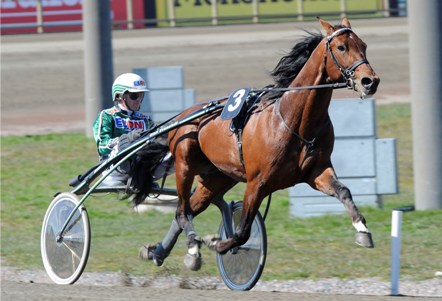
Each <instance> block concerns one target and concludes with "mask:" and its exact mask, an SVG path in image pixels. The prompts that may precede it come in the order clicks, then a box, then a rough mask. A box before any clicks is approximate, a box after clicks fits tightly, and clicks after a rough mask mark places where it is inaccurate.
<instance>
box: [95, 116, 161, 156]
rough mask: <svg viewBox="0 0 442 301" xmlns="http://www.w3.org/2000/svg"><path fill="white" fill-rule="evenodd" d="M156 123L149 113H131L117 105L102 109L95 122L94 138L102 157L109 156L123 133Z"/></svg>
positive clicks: (148, 127) (149, 126) (145, 128)
mask: <svg viewBox="0 0 442 301" xmlns="http://www.w3.org/2000/svg"><path fill="white" fill-rule="evenodd" d="M154 125H155V123H154V122H153V121H152V119H150V117H149V116H148V115H144V114H142V113H140V112H130V113H129V112H127V111H124V110H121V109H119V108H117V107H112V108H110V109H107V110H103V111H101V112H100V114H99V115H98V116H97V118H96V119H95V121H94V124H93V131H94V139H95V141H96V143H97V150H98V154H99V155H100V158H101V159H106V158H107V157H108V156H109V154H110V152H111V151H112V149H113V148H114V147H115V145H117V143H118V138H119V137H120V136H121V135H123V134H126V133H129V132H131V131H133V130H136V129H140V130H143V131H144V130H147V129H150V128H151V127H153V126H154Z"/></svg>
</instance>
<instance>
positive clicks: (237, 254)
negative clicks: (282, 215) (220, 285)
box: [217, 202, 267, 291]
mask: <svg viewBox="0 0 442 301" xmlns="http://www.w3.org/2000/svg"><path fill="white" fill-rule="evenodd" d="M232 210H233V214H232V216H233V221H232V222H233V229H235V227H236V225H237V223H238V222H239V220H240V218H241V213H242V202H237V203H235V204H234V205H233V209H232ZM219 235H220V237H221V239H226V233H225V230H224V225H223V223H221V225H220V228H219ZM266 256H267V233H266V228H265V224H264V220H263V219H262V216H261V214H260V213H259V212H258V213H257V215H256V216H255V219H254V220H253V224H252V230H251V233H250V238H249V240H248V241H247V242H246V243H245V244H244V245H242V246H240V247H237V248H234V249H232V250H230V251H228V252H227V253H226V254H224V255H221V254H219V253H218V254H217V262H218V269H219V272H220V274H221V277H222V279H223V281H224V283H225V284H226V285H227V286H228V287H229V288H230V289H231V290H236V291H245V290H250V289H251V288H253V286H254V285H255V284H256V282H258V280H259V277H261V273H262V271H263V269H264V265H265V261H266Z"/></svg>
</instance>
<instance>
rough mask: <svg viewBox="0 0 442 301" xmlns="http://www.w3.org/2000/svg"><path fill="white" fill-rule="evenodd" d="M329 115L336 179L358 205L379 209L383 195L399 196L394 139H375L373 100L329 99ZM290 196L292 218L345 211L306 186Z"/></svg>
mask: <svg viewBox="0 0 442 301" xmlns="http://www.w3.org/2000/svg"><path fill="white" fill-rule="evenodd" d="M329 114H330V118H331V120H332V123H333V127H334V130H335V136H336V140H335V147H334V150H333V154H332V156H331V159H332V163H333V166H334V168H335V170H336V174H337V176H338V178H339V180H340V181H342V183H343V184H345V185H346V186H347V187H348V188H349V189H350V191H351V193H352V195H353V201H354V202H355V203H356V205H357V206H361V205H370V206H379V207H381V206H382V195H384V194H395V193H398V177H397V163H396V139H394V138H382V139H377V138H376V118H375V104H374V99H368V100H361V99H346V100H332V102H331V104H330V108H329ZM289 197H290V212H291V215H292V216H293V217H309V216H317V215H322V214H326V213H341V212H344V211H345V208H344V206H343V205H342V203H340V202H339V201H338V200H337V199H336V198H333V197H329V196H326V195H324V194H323V193H321V192H319V191H316V190H313V189H312V188H310V186H309V185H307V184H298V185H296V186H294V187H291V188H290V189H289Z"/></svg>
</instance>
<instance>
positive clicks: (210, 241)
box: [203, 234, 221, 251]
mask: <svg viewBox="0 0 442 301" xmlns="http://www.w3.org/2000/svg"><path fill="white" fill-rule="evenodd" d="M220 240H221V238H220V237H219V235H218V234H211V235H206V236H204V237H203V243H204V244H205V245H206V246H207V248H209V250H212V251H216V244H217V242H218V241H220Z"/></svg>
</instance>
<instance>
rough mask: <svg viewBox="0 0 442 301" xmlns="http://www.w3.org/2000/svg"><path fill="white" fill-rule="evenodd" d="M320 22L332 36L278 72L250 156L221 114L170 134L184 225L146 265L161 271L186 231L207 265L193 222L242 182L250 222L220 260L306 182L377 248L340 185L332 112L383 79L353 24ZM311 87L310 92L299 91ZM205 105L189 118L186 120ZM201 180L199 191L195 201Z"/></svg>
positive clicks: (309, 44)
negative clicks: (340, 99)
mask: <svg viewBox="0 0 442 301" xmlns="http://www.w3.org/2000/svg"><path fill="white" fill-rule="evenodd" d="M319 22H320V23H321V25H322V27H323V29H324V30H325V32H326V36H325V37H323V36H322V35H321V34H310V35H309V36H308V37H306V38H305V39H304V40H303V41H301V42H300V43H297V44H296V45H295V46H294V48H293V50H292V52H291V53H289V54H288V55H287V56H285V57H283V58H282V59H281V60H280V62H279V63H278V65H277V66H276V68H275V70H274V71H273V72H272V75H273V77H274V79H275V81H276V83H275V85H274V86H273V88H270V89H268V92H267V93H265V94H264V96H263V97H262V98H261V100H260V102H259V103H258V105H257V107H256V108H255V109H254V110H253V112H252V113H251V115H250V116H249V118H248V121H247V123H246V124H245V126H244V128H243V132H242V155H241V154H240V151H239V148H238V144H237V136H236V135H235V134H233V133H232V131H231V130H230V123H231V121H230V120H222V119H221V118H220V112H219V111H218V112H216V113H214V114H209V115H205V116H203V117H200V118H198V119H196V120H194V121H193V122H191V123H190V124H187V125H184V126H181V127H179V128H177V129H175V130H172V131H171V132H170V133H169V147H170V151H171V152H172V155H173V158H174V160H175V170H176V187H177V191H178V196H179V203H178V207H177V211H176V219H175V220H174V221H173V222H172V226H171V228H170V230H169V233H168V235H166V237H165V239H164V240H163V242H162V243H160V244H158V245H156V246H155V248H152V247H149V248H148V249H146V251H148V252H147V253H148V254H145V256H144V258H145V259H147V257H148V258H149V259H153V260H154V261H155V263H156V264H157V265H160V264H161V263H162V262H163V260H164V258H165V257H167V255H168V254H169V253H170V251H171V249H172V247H173V245H174V244H175V242H176V239H177V237H178V235H179V234H180V233H181V231H182V230H184V231H185V233H186V235H187V238H188V246H189V254H190V255H191V256H193V257H199V256H200V253H199V244H198V241H196V240H195V237H196V235H195V231H194V228H193V224H192V218H193V217H194V216H196V215H198V214H200V213H201V212H203V211H204V210H205V209H206V208H207V207H208V206H209V204H211V203H216V202H217V200H219V198H220V197H222V196H223V195H224V194H225V193H226V192H227V191H228V190H229V189H230V188H232V187H233V186H234V185H235V184H237V183H238V182H245V183H246V189H245V194H244V198H243V211H242V217H241V220H240V222H239V223H238V225H237V227H236V232H235V234H234V235H233V237H232V238H228V239H225V240H218V241H215V242H214V248H215V249H216V251H217V252H219V253H225V252H227V251H228V250H230V249H232V248H234V247H236V246H240V245H242V244H244V243H245V242H246V241H247V240H248V238H249V236H250V230H251V224H252V221H253V219H254V217H255V215H256V214H257V211H258V209H259V207H260V205H261V202H262V200H263V199H264V198H265V197H266V196H268V195H269V194H271V193H272V192H274V191H276V190H279V189H284V188H287V187H290V186H293V185H295V184H297V183H301V182H305V183H308V184H309V185H310V186H311V187H313V188H314V189H317V190H319V191H322V192H323V193H325V194H327V195H330V196H334V197H336V198H338V199H339V200H340V201H341V202H342V203H343V205H344V206H345V208H346V209H347V211H348V213H349V214H350V216H351V219H352V222H353V226H354V227H355V228H356V230H357V236H356V243H358V244H359V245H362V246H364V247H373V241H372V239H371V234H370V232H369V230H368V228H367V226H366V222H365V218H364V217H363V216H362V215H361V214H360V213H359V211H358V209H357V207H356V206H355V204H354V202H353V200H352V196H351V193H350V191H349V189H348V188H347V187H345V186H344V185H343V184H342V183H341V182H340V181H339V180H338V178H337V176H336V174H335V171H334V169H333V165H332V162H331V160H330V156H331V154H332V151H333V144H334V132H333V125H332V123H331V121H330V117H329V114H328V108H329V104H330V100H331V97H332V92H333V86H332V85H331V84H333V83H339V82H347V83H348V85H349V86H350V87H351V88H353V89H354V90H355V91H357V92H358V93H359V95H360V97H361V98H365V97H366V96H368V95H372V94H374V93H375V92H376V89H377V86H378V84H379V78H378V76H377V75H376V73H375V72H374V71H373V69H372V68H371V66H370V64H369V63H368V61H367V59H366V44H365V43H364V42H363V41H362V40H361V39H360V38H359V37H358V36H357V35H356V34H355V33H354V32H353V31H352V29H351V26H350V23H349V21H348V20H347V19H346V18H344V19H342V21H341V24H340V25H337V26H332V25H330V24H329V23H327V22H326V21H324V20H322V19H319ZM305 86H308V87H307V88H306V89H303V90H297V88H296V87H298V88H299V87H305ZM311 86H316V87H311ZM281 88H284V89H281ZM293 88H295V89H293ZM204 105H205V104H201V105H196V106H194V107H192V108H190V109H188V110H186V111H185V112H183V113H182V115H181V117H182V116H186V115H189V114H191V113H192V112H194V111H195V110H197V109H200V108H201V107H202V106H204ZM178 118H180V117H178ZM195 177H196V179H197V182H198V183H197V187H196V190H195V192H194V193H193V194H192V193H191V189H192V185H193V181H194V179H195ZM189 254H188V255H189ZM191 268H192V267H191ZM193 268H194V269H198V268H199V266H198V265H197V266H196V267H195V266H193Z"/></svg>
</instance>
